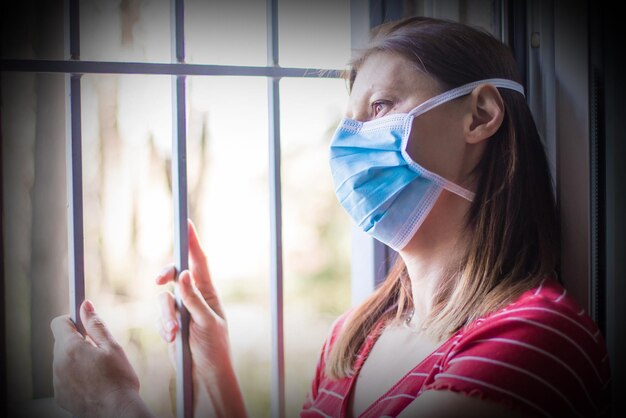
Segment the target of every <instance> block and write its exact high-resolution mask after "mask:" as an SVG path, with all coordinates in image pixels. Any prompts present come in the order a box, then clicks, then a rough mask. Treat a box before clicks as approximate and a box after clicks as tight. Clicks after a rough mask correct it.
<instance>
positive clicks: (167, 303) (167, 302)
mask: <svg viewBox="0 0 626 418" xmlns="http://www.w3.org/2000/svg"><path fill="white" fill-rule="evenodd" d="M158 302H159V311H160V312H161V330H160V333H161V336H162V337H163V339H164V340H165V341H166V342H168V343H171V342H172V341H174V337H175V336H176V332H177V331H178V321H177V320H176V301H175V300H174V295H172V293H171V292H162V293H161V294H159V297H158Z"/></svg>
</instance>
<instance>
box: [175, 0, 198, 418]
mask: <svg viewBox="0 0 626 418" xmlns="http://www.w3.org/2000/svg"><path fill="white" fill-rule="evenodd" d="M170 5H171V11H170V19H171V23H170V30H171V37H170V42H171V46H172V54H171V56H172V62H175V63H184V62H185V26H184V25H185V9H184V3H183V0H171V1H170ZM185 102H186V76H185V75H173V76H172V200H173V204H174V253H175V254H174V260H175V266H176V271H177V273H178V274H180V272H182V271H183V270H186V269H187V268H188V267H189V251H188V250H189V245H188V244H189V240H188V238H189V237H188V234H187V232H188V229H187V129H186V121H187V114H186V111H187V110H186V103H185ZM175 297H176V306H177V308H178V312H177V316H178V322H179V324H180V331H179V332H178V333H177V334H176V343H175V344H176V416H177V417H178V418H191V417H192V416H193V379H192V370H191V350H190V348H189V319H190V316H189V311H187V308H185V306H184V305H183V302H182V298H181V295H180V293H179V289H178V286H176V287H175Z"/></svg>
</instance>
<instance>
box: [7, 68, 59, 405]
mask: <svg viewBox="0 0 626 418" xmlns="http://www.w3.org/2000/svg"><path fill="white" fill-rule="evenodd" d="M64 78H65V77H64V76H63V75H58V74H24V73H3V74H2V79H1V80H2V85H1V87H0V91H1V92H2V112H0V116H1V118H2V120H1V122H0V125H1V127H2V133H1V135H2V193H3V196H2V217H3V219H2V232H3V237H2V239H3V242H4V246H3V251H4V253H3V255H2V256H3V260H4V262H3V265H2V268H3V269H4V271H3V280H4V283H3V288H4V289H3V291H4V293H3V297H4V300H2V302H1V303H2V309H3V311H4V316H3V319H5V323H4V328H3V329H4V330H5V331H6V335H5V336H4V339H3V340H4V341H5V343H6V344H5V347H4V349H5V350H6V351H4V350H3V352H4V353H6V358H5V359H3V364H5V365H6V376H5V378H6V382H10V384H9V385H8V386H7V387H6V388H3V390H6V391H7V392H6V395H7V398H8V400H9V405H8V409H9V410H11V411H13V410H19V411H20V412H23V413H24V414H25V415H24V416H28V415H29V413H30V412H31V411H30V410H29V404H28V403H27V401H29V400H30V399H33V398H44V397H50V396H52V394H53V389H52V368H51V362H52V334H51V332H50V319H52V318H53V317H55V316H57V315H60V314H62V313H66V312H67V311H68V307H69V304H68V300H67V295H68V285H67V279H66V277H67V262H66V258H67V257H66V255H67V251H66V247H67V244H66V242H67V223H66V199H65V118H64V106H63V100H64V95H65V83H64ZM59 196H60V198H59ZM51 243H54V244H53V245H51ZM50 284H53V285H50ZM5 360H6V363H4V361H5ZM16 405H17V406H16ZM3 406H4V405H3Z"/></svg>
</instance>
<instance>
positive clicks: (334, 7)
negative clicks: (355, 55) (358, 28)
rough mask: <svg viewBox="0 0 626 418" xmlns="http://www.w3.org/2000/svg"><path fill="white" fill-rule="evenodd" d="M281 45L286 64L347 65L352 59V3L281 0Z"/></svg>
mask: <svg viewBox="0 0 626 418" xmlns="http://www.w3.org/2000/svg"><path fill="white" fill-rule="evenodd" d="M278 44H279V50H280V56H279V61H280V65H281V66H283V67H303V68H328V69H343V68H345V66H346V64H347V62H348V60H349V58H350V3H349V2H348V1H347V0H320V1H307V0H279V1H278Z"/></svg>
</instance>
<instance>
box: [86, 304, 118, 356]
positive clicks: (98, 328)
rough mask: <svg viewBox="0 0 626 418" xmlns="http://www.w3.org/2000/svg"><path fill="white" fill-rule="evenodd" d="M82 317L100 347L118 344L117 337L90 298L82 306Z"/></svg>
mask: <svg viewBox="0 0 626 418" xmlns="http://www.w3.org/2000/svg"><path fill="white" fill-rule="evenodd" d="M80 319H81V320H82V321H83V325H84V326H85V331H86V333H87V335H88V336H89V337H90V338H91V339H92V340H93V342H94V343H95V344H96V345H97V346H98V347H113V346H116V345H117V342H116V341H115V338H113V336H112V335H111V333H110V332H109V329H108V328H107V326H106V324H105V323H104V321H102V319H100V317H99V316H98V314H97V313H96V310H95V308H94V306H93V303H91V302H90V301H89V300H85V301H84V302H83V303H82V305H81V306H80Z"/></svg>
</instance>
